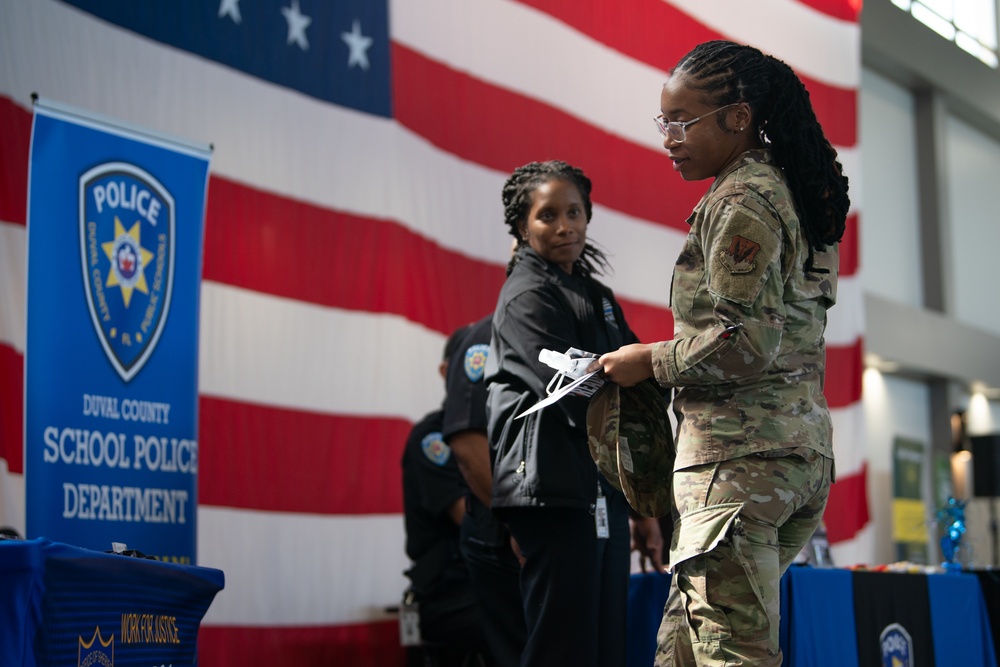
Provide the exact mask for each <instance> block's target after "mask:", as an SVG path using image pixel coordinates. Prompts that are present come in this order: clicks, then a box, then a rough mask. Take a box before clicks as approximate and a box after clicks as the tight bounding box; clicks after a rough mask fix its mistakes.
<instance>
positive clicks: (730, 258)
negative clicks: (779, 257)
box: [721, 234, 760, 273]
mask: <svg viewBox="0 0 1000 667" xmlns="http://www.w3.org/2000/svg"><path fill="white" fill-rule="evenodd" d="M758 252H760V244H759V243H757V242H756V241H751V240H750V239H748V238H745V237H742V236H740V235H738V234H737V235H734V236H733V238H732V240H731V241H730V242H729V248H728V249H727V250H724V251H722V254H721V259H722V265H723V266H725V267H726V269H727V270H728V271H729V273H750V272H751V271H753V270H754V267H755V266H756V264H755V263H754V257H756V256H757V253H758Z"/></svg>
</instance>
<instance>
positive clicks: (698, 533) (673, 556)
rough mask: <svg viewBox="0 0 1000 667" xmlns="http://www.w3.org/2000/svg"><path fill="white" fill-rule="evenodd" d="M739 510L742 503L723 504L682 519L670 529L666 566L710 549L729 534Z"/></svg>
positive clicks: (698, 511) (687, 515)
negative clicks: (671, 537)
mask: <svg viewBox="0 0 1000 667" xmlns="http://www.w3.org/2000/svg"><path fill="white" fill-rule="evenodd" d="M742 508H743V503H723V504H721V505H712V506H711V507H705V508H703V509H700V510H696V511H694V512H691V513H689V514H685V515H684V516H682V517H681V518H680V521H678V522H677V525H676V526H675V527H674V537H673V543H672V544H671V546H670V563H671V564H672V565H676V564H677V563H680V562H681V561H685V560H687V559H689V558H694V557H695V556H700V555H701V554H704V553H708V552H709V551H711V550H712V549H714V548H715V547H716V546H717V545H718V544H719V542H721V541H722V540H724V539H725V538H726V537H727V536H728V535H729V532H730V529H731V527H732V525H733V523H735V521H736V520H737V518H738V517H739V514H740V510H741V509H742Z"/></svg>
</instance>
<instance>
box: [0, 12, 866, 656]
mask: <svg viewBox="0 0 1000 667" xmlns="http://www.w3.org/2000/svg"><path fill="white" fill-rule="evenodd" d="M390 26H391V34H392V39H393V44H392V54H391V55H392V61H393V68H394V77H393V79H394V83H393V95H394V106H395V118H394V119H384V118H378V117H373V116H369V115H366V114H363V113H359V112H355V111H351V110H347V109H344V108H341V107H338V106H335V105H332V104H330V103H326V102H322V101H319V100H316V99H312V98H309V97H306V96H303V95H301V94H299V93H295V92H292V91H289V90H286V89H283V88H281V87H278V86H275V85H273V84H270V83H267V82H264V81H261V80H259V79H255V78H252V77H250V76H248V75H245V74H242V73H240V72H237V71H235V70H233V69H230V68H227V67H224V66H222V65H219V64H216V63H213V62H209V61H206V60H204V59H202V58H199V57H197V56H194V55H191V54H188V53H185V52H183V51H179V50H177V49H175V48H172V47H167V46H164V45H162V44H159V43H156V42H152V41H150V40H148V39H146V38H144V37H142V36H139V35H136V34H133V33H130V32H128V31H125V30H123V29H120V28H117V27H114V26H112V25H110V24H108V23H106V22H104V21H101V20H98V19H96V18H94V17H92V16H90V15H88V14H86V13H83V12H80V11H78V10H76V9H74V8H72V7H69V6H66V5H63V4H61V3H59V2H55V1H54V0H0V523H12V524H14V525H16V526H20V527H22V528H23V525H24V480H23V456H22V452H21V444H20V443H21V442H22V430H23V426H22V402H23V388H22V379H21V374H22V371H23V353H24V347H25V303H24V299H25V297H24V293H25V289H24V280H25V273H24V260H25V240H26V228H25V223H26V214H25V196H26V194H25V193H26V184H27V155H28V140H29V135H30V123H31V116H30V95H31V93H32V92H37V93H39V94H41V95H42V96H43V97H46V98H50V99H53V100H58V101H60V102H62V103H66V104H70V105H75V106H79V107H81V108H84V109H88V110H90V111H93V112H97V113H102V114H106V115H109V116H112V117H116V118H120V119H123V120H125V121H129V122H132V123H136V124H139V125H142V126H146V127H150V128H154V129H156V130H159V131H163V132H167V133H170V134H174V135H179V136H184V137H188V138H191V139H194V140H198V141H203V142H206V143H212V144H213V145H214V147H215V151H214V155H213V160H212V164H213V174H212V177H211V182H210V185H209V193H208V205H207V216H206V231H205V262H204V275H203V283H202V306H201V343H200V368H199V382H200V394H201V398H200V404H199V405H200V432H199V441H200V445H201V447H200V456H201V466H200V476H199V510H198V522H199V530H198V544H199V548H198V558H199V563H201V564H203V565H209V566H212V567H218V568H220V569H222V570H224V572H225V574H226V588H225V590H224V591H223V592H222V593H220V594H219V596H218V597H217V598H216V601H215V602H214V603H213V605H212V607H211V608H210V609H209V612H208V615H207V616H206V619H205V623H204V626H203V630H202V640H201V649H200V650H201V660H202V662H203V663H204V664H211V665H227V664H233V665H235V664H270V663H274V662H280V663H291V662H296V663H298V664H329V663H333V664H371V665H376V664H386V663H388V662H391V660H393V659H394V657H393V656H395V655H397V651H398V648H397V647H396V644H397V640H396V628H395V625H394V623H393V622H392V621H391V620H389V617H388V616H387V615H386V614H385V613H384V611H383V609H384V608H385V607H386V606H389V605H393V604H396V603H397V602H398V600H399V596H400V593H401V592H402V590H403V589H404V587H405V580H404V577H403V575H402V571H403V570H404V569H406V567H407V566H408V564H407V562H406V559H405V555H404V551H403V522H402V517H401V514H400V512H401V509H402V497H401V496H402V494H401V485H400V479H399V459H400V454H401V451H402V445H403V441H404V440H405V437H406V434H407V432H408V430H409V428H410V425H411V424H412V423H413V422H414V421H415V420H417V419H418V418H419V417H421V416H422V415H423V414H424V413H425V412H427V411H428V410H430V409H433V408H434V407H435V406H436V405H437V404H438V403H439V401H440V398H441V395H442V387H441V382H440V380H439V378H438V376H437V375H436V373H435V365H436V361H437V359H438V357H439V355H440V351H441V348H442V345H443V342H444V337H445V335H446V334H447V333H448V332H449V331H450V330H451V329H453V328H454V327H455V326H457V325H459V324H463V323H466V322H469V321H472V320H475V319H477V318H479V317H480V316H481V315H483V314H485V313H486V312H488V311H490V310H492V308H493V305H494V303H495V298H496V294H497V291H498V289H499V286H500V284H501V283H502V280H503V275H504V274H503V266H504V264H505V262H506V257H507V253H508V249H509V237H508V236H507V235H506V232H505V229H504V226H503V223H502V208H501V203H500V190H501V186H502V184H503V182H504V179H505V178H506V175H507V174H508V173H509V171H510V170H511V169H512V168H514V167H515V166H517V165H519V164H522V163H524V162H527V161H530V160H536V159H549V158H560V159H565V160H567V161H569V162H571V163H574V164H576V165H578V166H581V167H582V168H583V169H584V170H585V171H586V172H587V173H588V175H589V176H591V178H592V179H593V181H594V193H593V196H594V200H595V204H596V206H595V214H594V221H593V223H592V225H591V229H590V234H591V237H592V238H593V239H594V240H596V241H598V242H600V243H602V244H603V245H604V246H606V248H607V249H608V251H609V252H610V254H611V256H612V260H613V261H612V263H613V266H614V267H615V273H614V274H613V275H612V276H609V277H608V278H607V282H608V283H609V284H610V285H611V286H612V287H613V288H614V289H615V291H616V293H617V294H618V295H619V296H620V298H621V300H622V302H623V304H624V307H625V309H626V314H627V316H628V317H629V318H630V321H631V322H632V323H633V326H634V328H635V329H636V331H637V333H639V335H640V337H642V338H643V339H645V340H653V339H660V338H664V337H667V336H669V335H670V334H671V332H672V329H673V327H672V320H671V317H670V313H669V311H668V309H667V297H668V289H669V283H670V272H671V267H672V265H673V262H674V259H675V257H676V255H677V253H678V251H679V249H680V247H681V244H682V242H683V240H684V237H685V234H686V231H685V223H684V220H685V218H686V217H687V215H688V213H689V212H690V209H691V207H692V206H693V205H694V203H695V202H696V201H697V200H698V198H699V197H700V195H701V193H702V192H703V191H704V189H705V188H706V187H707V185H708V184H707V183H705V182H701V183H694V184H691V183H685V182H683V181H681V180H680V179H679V178H677V176H676V175H675V174H673V173H670V170H669V168H668V163H667V160H666V159H665V157H664V155H663V154H662V148H661V147H660V143H659V141H658V138H657V135H656V133H655V130H654V128H653V125H652V122H651V118H652V117H653V116H654V115H655V114H656V113H657V110H658V103H659V89H660V86H661V85H662V83H663V81H664V80H665V79H666V76H667V74H666V69H667V68H668V67H669V66H671V65H672V64H673V63H675V62H676V61H677V59H678V58H679V57H680V56H681V55H683V54H684V53H685V52H687V51H688V50H689V49H690V48H691V47H692V46H693V45H694V44H696V43H698V42H701V41H705V40H707V39H716V38H730V39H734V40H736V41H743V42H751V43H755V44H758V45H760V46H761V47H762V48H765V49H766V50H768V51H769V52H770V53H772V54H774V55H775V56H777V57H779V58H781V59H783V60H784V61H785V62H787V63H788V64H789V65H791V66H792V67H794V68H795V69H796V70H797V71H798V72H799V73H800V75H801V76H802V77H803V79H804V80H805V81H806V83H807V86H808V87H809V89H810V92H811V96H812V99H813V104H814V105H815V107H816V109H817V114H818V116H819V118H820V120H821V122H822V123H823V124H824V127H825V128H826V129H827V132H828V135H829V136H830V138H831V140H832V141H833V142H834V143H835V145H836V146H837V148H838V151H839V152H840V155H841V159H842V161H843V163H844V165H845V168H846V170H847V172H848V174H849V175H852V176H855V178H854V179H853V180H852V183H857V182H858V181H859V179H858V178H856V176H857V174H858V173H859V172H858V162H859V159H858V157H859V151H858V143H857V123H856V118H855V109H856V96H857V89H858V86H859V81H860V46H859V40H860V32H859V26H858V23H857V11H856V9H854V8H852V2H851V0H802V1H795V0H759V1H758V2H754V3H745V2H738V1H737V0H711V1H706V0H632V1H631V2H629V3H628V7H627V10H626V9H624V8H623V6H622V5H621V4H620V3H619V2H616V1H615V0H521V1H518V2H512V1H504V0H477V2H467V0H424V1H423V2H419V3H416V2H411V1H410V0H394V1H393V2H391V3H390ZM852 195H853V199H854V200H855V202H858V201H860V196H859V193H858V192H857V191H856V190H855V191H853V192H852ZM858 212H859V210H858V207H857V206H855V210H854V211H853V212H852V216H851V219H850V221H849V234H848V238H847V240H846V241H845V243H844V244H843V247H842V256H843V267H842V278H841V283H840V300H839V303H838V305H837V307H836V308H835V309H834V310H833V311H831V321H830V327H829V329H828V335H827V341H828V346H829V360H828V365H829V368H828V377H827V393H828V397H829V400H830V403H831V406H832V407H833V410H834V422H835V446H836V451H837V457H838V460H837V469H838V479H839V481H838V484H837V485H836V486H835V492H834V497H833V500H832V501H831V510H830V511H829V512H828V514H827V524H828V529H829V532H830V536H831V539H832V541H833V542H835V549H837V550H838V551H837V554H838V555H839V560H840V561H841V562H852V563H853V562H864V561H865V560H867V556H868V555H867V554H865V553H860V552H859V548H857V542H858V541H857V540H856V537H857V536H858V535H859V531H861V529H862V528H863V527H864V525H865V523H866V522H867V501H866V495H865V460H866V459H865V451H864V450H865V448H864V428H863V421H862V412H861V407H860V395H861V347H862V340H863V332H864V323H863V321H862V294H861V286H860V283H859V281H858V278H857V264H858V262H857V224H858ZM349 661H350V662H349Z"/></svg>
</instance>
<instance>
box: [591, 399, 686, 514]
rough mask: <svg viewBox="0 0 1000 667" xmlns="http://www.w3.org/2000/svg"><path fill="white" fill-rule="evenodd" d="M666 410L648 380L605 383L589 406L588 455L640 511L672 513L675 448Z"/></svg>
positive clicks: (630, 503)
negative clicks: (628, 384) (621, 384)
mask: <svg viewBox="0 0 1000 667" xmlns="http://www.w3.org/2000/svg"><path fill="white" fill-rule="evenodd" d="M667 410H668V407H667V402H666V401H665V400H664V399H663V397H662V396H661V395H660V392H659V391H658V390H657V388H656V387H655V386H654V385H653V384H652V383H650V382H641V383H639V384H637V385H636V386H634V387H619V386H618V385H617V384H615V383H613V382H606V383H605V384H604V385H603V386H602V387H601V388H600V389H598V390H597V392H596V393H595V394H594V395H593V396H592V397H591V399H590V406H589V407H588V409H587V442H588V444H589V446H590V455H591V457H592V458H593V459H594V462H595V463H596V464H597V467H598V469H599V470H600V471H601V472H602V473H603V474H604V476H605V477H606V478H607V479H608V481H609V482H610V483H611V485H612V486H614V487H615V488H618V489H620V490H621V491H622V492H623V493H624V494H625V497H626V498H627V499H628V502H629V505H631V506H632V509H634V510H635V511H636V512H638V513H639V514H640V515H642V516H649V517H660V516H665V515H667V514H669V513H670V498H671V496H670V481H671V478H672V476H673V471H674V458H675V456H676V452H675V450H674V441H673V436H672V434H671V432H670V417H669V415H668V412H667Z"/></svg>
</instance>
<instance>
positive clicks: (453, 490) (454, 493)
mask: <svg viewBox="0 0 1000 667" xmlns="http://www.w3.org/2000/svg"><path fill="white" fill-rule="evenodd" d="M442 418H443V411H442V410H435V411H434V412H431V413H430V414H428V415H427V416H425V417H424V418H423V419H422V420H420V421H419V422H418V423H417V424H416V425H414V427H413V429H412V430H411V431H410V437H409V438H408V439H407V441H406V448H405V449H404V450H403V461H402V466H403V515H404V521H405V525H406V554H407V555H408V556H409V557H410V560H412V561H414V562H417V561H418V560H419V559H420V557H421V556H423V555H424V554H426V553H427V552H429V551H430V550H431V548H433V547H434V546H435V545H436V544H437V543H439V542H441V541H450V542H453V543H454V544H455V545H457V543H458V526H457V525H456V524H455V522H454V521H452V519H451V517H450V516H449V515H448V508H449V507H450V506H451V505H452V504H453V503H454V502H455V501H456V500H458V499H460V498H463V497H464V496H465V492H466V486H465V480H464V478H463V477H462V473H461V472H460V471H459V469H458V465H457V464H456V463H455V457H454V456H452V454H451V448H450V447H448V445H446V444H445V442H444V438H443V437H442V435H441V425H442ZM456 552H457V546H456Z"/></svg>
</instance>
